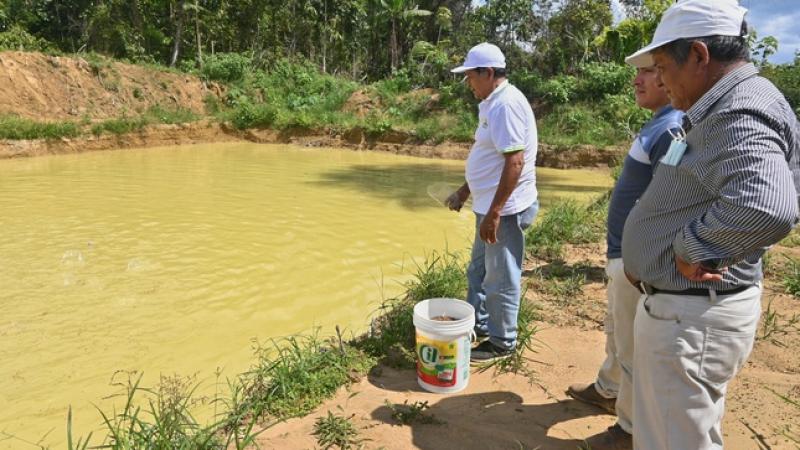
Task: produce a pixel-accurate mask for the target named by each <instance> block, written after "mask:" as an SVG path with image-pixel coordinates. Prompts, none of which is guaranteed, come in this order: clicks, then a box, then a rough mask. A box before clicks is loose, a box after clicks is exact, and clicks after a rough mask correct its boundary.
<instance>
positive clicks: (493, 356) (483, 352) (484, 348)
mask: <svg viewBox="0 0 800 450" xmlns="http://www.w3.org/2000/svg"><path fill="white" fill-rule="evenodd" d="M513 354H514V350H513V349H511V350H506V349H504V348H502V347H498V346H496V345H494V344H492V343H491V341H486V342H484V343H483V344H481V345H479V346H477V347H475V348H473V349H472V353H471V354H470V357H469V360H470V362H473V363H476V364H483V363H490V362H492V361H497V360H499V359H503V358H508V357H509V356H511V355H513Z"/></svg>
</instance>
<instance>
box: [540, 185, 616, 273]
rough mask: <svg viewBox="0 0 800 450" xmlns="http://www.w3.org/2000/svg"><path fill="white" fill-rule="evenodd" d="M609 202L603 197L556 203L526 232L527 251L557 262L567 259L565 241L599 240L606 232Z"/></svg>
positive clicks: (572, 242) (574, 242)
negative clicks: (594, 199)
mask: <svg viewBox="0 0 800 450" xmlns="http://www.w3.org/2000/svg"><path fill="white" fill-rule="evenodd" d="M606 201H607V199H605V196H604V197H601V199H599V200H598V201H596V202H594V203H592V204H590V205H589V206H585V205H582V204H579V203H578V202H575V201H573V200H566V201H560V202H558V203H555V204H554V205H552V206H551V207H549V208H548V209H547V210H546V211H544V214H543V215H542V218H541V220H539V221H538V222H537V223H536V224H535V225H534V226H532V227H531V228H529V229H528V231H527V232H526V235H525V247H526V249H527V251H528V252H529V253H530V254H531V255H533V256H535V257H537V258H540V259H544V260H548V261H555V260H561V259H563V258H564V244H567V243H570V244H586V243H590V242H597V241H599V240H600V239H601V238H602V237H603V236H604V233H605V221H606V211H607V207H606V206H605V205H606Z"/></svg>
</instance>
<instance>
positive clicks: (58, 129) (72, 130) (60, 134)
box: [0, 115, 80, 140]
mask: <svg viewBox="0 0 800 450" xmlns="http://www.w3.org/2000/svg"><path fill="white" fill-rule="evenodd" d="M79 134H80V127H79V126H78V125H77V124H75V123H74V122H37V121H33V120H30V119H25V118H22V117H18V116H14V115H5V116H0V139H12V140H19V139H60V138H64V137H66V138H72V137H76V136H78V135H79Z"/></svg>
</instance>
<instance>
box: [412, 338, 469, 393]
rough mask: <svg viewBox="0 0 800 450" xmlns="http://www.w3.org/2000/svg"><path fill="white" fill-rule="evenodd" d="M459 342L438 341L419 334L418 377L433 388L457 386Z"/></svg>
mask: <svg viewBox="0 0 800 450" xmlns="http://www.w3.org/2000/svg"><path fill="white" fill-rule="evenodd" d="M458 341H459V340H458V339H456V340H453V341H437V340H434V339H430V338H427V337H425V336H422V335H421V334H419V333H417V376H419V378H420V379H421V380H422V381H424V382H426V383H428V384H430V385H432V386H439V387H451V386H455V384H456V381H457V380H456V378H457V372H456V368H457V366H458V346H459V342H458ZM462 345H463V344H462Z"/></svg>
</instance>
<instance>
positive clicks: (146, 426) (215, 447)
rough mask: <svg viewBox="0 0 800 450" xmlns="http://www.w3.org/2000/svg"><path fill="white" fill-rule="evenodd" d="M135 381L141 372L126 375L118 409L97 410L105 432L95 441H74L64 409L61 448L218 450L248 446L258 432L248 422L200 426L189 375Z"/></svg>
mask: <svg viewBox="0 0 800 450" xmlns="http://www.w3.org/2000/svg"><path fill="white" fill-rule="evenodd" d="M141 379H142V376H141V374H140V375H139V376H138V377H135V378H134V377H132V376H129V378H128V380H127V382H126V383H125V385H124V392H123V398H124V399H125V404H124V405H123V406H122V409H121V410H119V411H117V410H114V411H113V412H111V413H105V412H103V411H100V415H101V416H102V419H103V423H104V425H105V432H106V436H105V438H104V439H103V441H102V442H101V443H100V444H99V445H98V444H90V441H91V437H92V434H89V435H88V436H87V437H86V438H80V439H78V440H77V441H74V439H73V435H72V408H70V410H69V413H68V416H67V448H68V449H69V450H73V449H75V450H84V449H91V448H109V449H114V450H127V449H180V450H183V449H185V450H190V449H192V450H195V449H197V450H219V449H224V448H236V449H244V448H246V447H248V446H252V445H253V444H254V442H255V437H256V436H257V434H258V433H254V432H253V425H254V424H253V423H250V424H243V425H242V426H240V427H228V426H227V422H226V421H220V422H214V423H211V424H208V425H203V424H201V423H199V422H198V421H197V420H196V418H195V417H194V416H193V414H192V409H193V407H194V406H195V402H196V401H197V400H196V399H195V398H194V390H195V388H196V387H197V385H196V383H195V382H194V381H193V380H192V379H188V378H180V377H163V376H162V377H161V381H160V383H159V384H158V386H156V387H155V388H144V387H142V386H141Z"/></svg>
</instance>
